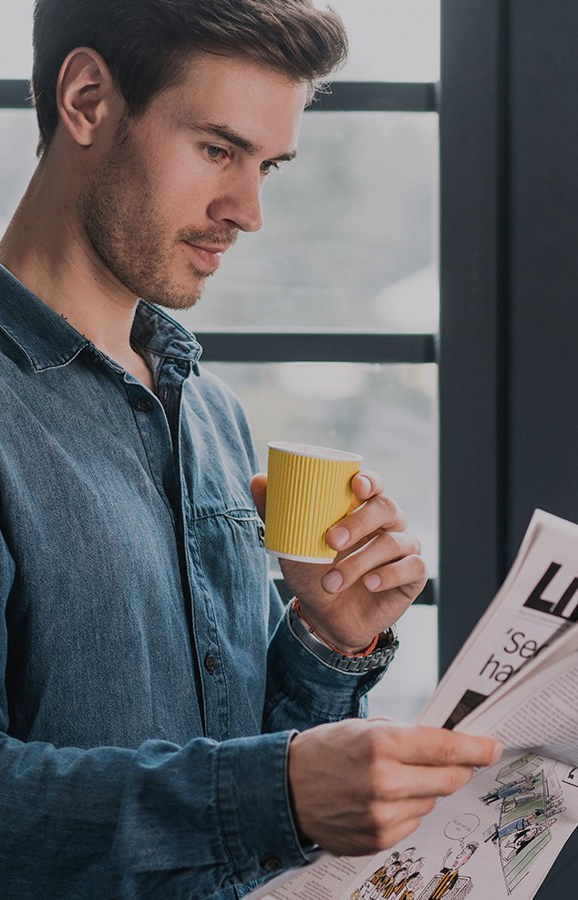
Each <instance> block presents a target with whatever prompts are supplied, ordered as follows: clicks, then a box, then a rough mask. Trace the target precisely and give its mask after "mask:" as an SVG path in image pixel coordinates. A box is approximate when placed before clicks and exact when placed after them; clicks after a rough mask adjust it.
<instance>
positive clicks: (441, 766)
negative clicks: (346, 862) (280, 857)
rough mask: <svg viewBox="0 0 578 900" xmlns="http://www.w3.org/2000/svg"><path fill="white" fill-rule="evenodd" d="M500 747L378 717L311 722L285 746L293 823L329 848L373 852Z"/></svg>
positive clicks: (414, 822)
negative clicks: (312, 727) (287, 749)
mask: <svg viewBox="0 0 578 900" xmlns="http://www.w3.org/2000/svg"><path fill="white" fill-rule="evenodd" d="M500 752H501V748H500V746H499V745H498V744H497V742H496V741H493V740H492V739H490V738H477V737H472V736H471V735H464V734H455V733H453V732H450V731H446V730H443V729H436V728H425V727H420V726H399V725H391V724H389V723H387V722H386V721H382V720H379V719H373V720H364V721H363V720H346V721H344V722H341V723H335V724H332V725H322V726H318V727H317V728H314V729H311V730H310V731H308V732H307V731H306V732H303V733H302V734H301V735H298V736H297V737H296V738H295V739H294V740H293V741H292V743H291V745H290V752H289V783H290V790H291V796H292V801H293V808H294V813H295V816H296V821H297V823H298V825H299V827H300V829H301V831H302V833H303V834H304V835H306V836H308V837H309V838H310V839H311V840H314V841H316V842H317V843H319V844H320V845H321V846H323V847H325V849H327V850H331V851H332V852H334V853H342V854H359V853H370V852H377V851H378V850H379V849H384V848H386V847H390V846H393V845H394V844H395V843H397V842H398V841H399V840H402V838H403V837H405V836H406V835H407V834H409V833H410V832H411V831H413V830H414V829H415V828H416V827H417V826H418V825H419V823H420V820H421V818H422V817H423V816H425V815H427V814H428V813H429V812H431V810H432V809H433V808H434V806H435V804H436V802H437V799H438V798H439V797H442V796H447V795H449V794H451V793H453V792H454V791H456V790H459V788H461V787H463V786H464V785H465V784H467V783H468V781H469V780H470V779H471V777H472V774H473V770H474V767H477V766H480V765H489V764H490V763H495V762H497V761H498V759H499V756H500Z"/></svg>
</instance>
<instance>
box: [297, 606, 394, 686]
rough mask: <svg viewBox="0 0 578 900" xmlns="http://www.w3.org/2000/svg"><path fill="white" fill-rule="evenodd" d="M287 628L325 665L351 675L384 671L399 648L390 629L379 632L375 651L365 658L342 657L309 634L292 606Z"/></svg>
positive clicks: (392, 628)
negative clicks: (378, 670)
mask: <svg viewBox="0 0 578 900" xmlns="http://www.w3.org/2000/svg"><path fill="white" fill-rule="evenodd" d="M289 626H290V628H291V630H292V632H293V634H294V635H295V637H296V638H297V639H298V640H299V641H300V642H301V644H303V646H304V647H306V648H307V650H309V651H310V652H311V653H313V655H314V656H317V657H318V659H320V660H321V661H322V662H324V663H325V664H326V665H328V666H331V667H332V668H334V669H339V671H341V672H348V673H350V674H352V675H361V674H363V673H364V672H371V671H373V670H374V669H386V668H387V667H388V666H389V664H390V662H391V661H392V659H393V657H394V656H395V653H396V650H397V648H398V647H399V640H398V637H397V633H396V631H395V628H394V627H391V628H388V629H386V630H385V631H382V632H381V634H380V635H379V640H378V642H377V645H376V647H375V649H374V650H373V651H372V652H371V653H369V654H368V655H367V656H344V655H343V654H341V653H339V652H338V651H337V650H333V649H332V648H331V647H329V646H327V644H324V643H323V641H321V640H319V638H317V637H315V635H314V634H312V633H311V631H310V630H309V629H308V628H307V626H306V625H305V624H304V622H302V620H301V619H300V618H299V616H298V614H297V612H296V611H295V610H294V609H293V604H291V605H290V607H289Z"/></svg>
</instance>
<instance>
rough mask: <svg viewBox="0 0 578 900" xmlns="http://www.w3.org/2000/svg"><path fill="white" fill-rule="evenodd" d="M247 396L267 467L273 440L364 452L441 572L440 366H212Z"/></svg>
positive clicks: (210, 365)
mask: <svg viewBox="0 0 578 900" xmlns="http://www.w3.org/2000/svg"><path fill="white" fill-rule="evenodd" d="M205 366H206V368H207V369H210V370H211V371H212V372H214V373H215V374H217V375H219V376H220V377H222V378H223V380H224V381H226V382H227V383H228V384H230V385H231V386H233V387H234V389H235V391H236V392H237V393H238V394H239V396H240V398H241V400H242V401H243V404H244V406H245V409H246V411H247V414H248V416H249V421H250V422H251V426H252V429H253V435H254V438H255V442H256V445H257V452H258V454H259V461H260V467H261V469H262V470H263V471H265V469H266V466H267V443H268V442H269V441H299V442H304V443H311V444H320V445H322V446H325V447H336V448H340V449H342V450H351V451H354V452H356V453H360V454H362V456H363V458H364V466H365V467H366V468H368V469H373V470H375V471H377V472H380V474H381V475H382V477H383V479H384V482H385V486H386V489H387V491H388V492H389V493H390V494H391V495H392V496H393V497H394V498H395V499H396V500H397V502H398V503H399V504H400V506H401V507H402V508H403V509H404V510H405V512H406V513H407V515H408V517H409V523H410V526H409V527H410V530H411V532H412V533H413V534H415V535H417V536H418V537H419V538H420V540H421V541H422V543H423V553H424V558H425V560H426V563H427V565H428V569H429V574H430V576H432V577H434V576H435V574H436V572H437V497H438V475H437V367H436V366H435V365H412V366H409V365H407V366H406V365H366V364H354V363H279V364H261V365H258V364H250V363H246V364H245V363H242V364H239V363H206V364H205Z"/></svg>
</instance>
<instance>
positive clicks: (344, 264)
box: [0, 0, 439, 719]
mask: <svg viewBox="0 0 578 900" xmlns="http://www.w3.org/2000/svg"><path fill="white" fill-rule="evenodd" d="M332 5H333V6H334V7H335V8H336V9H337V10H338V11H339V12H341V13H342V15H343V17H344V19H345V21H346V24H347V25H348V29H349V34H350V41H351V55H350V59H349V61H348V64H347V66H346V67H345V69H344V70H343V71H342V72H341V73H340V74H339V77H338V79H337V80H336V82H335V84H334V85H333V87H332V90H331V93H329V94H327V95H322V96H321V97H320V99H319V101H318V102H316V103H315V104H313V106H312V108H311V109H310V110H308V111H307V113H306V115H305V116H304V122H303V127H302V134H301V140H300V152H299V156H298V159H297V160H296V161H295V162H293V163H291V165H290V167H288V169H287V170H286V171H285V172H282V173H281V174H279V175H277V174H272V175H271V176H270V178H269V179H268V183H267V185H266V189H265V194H264V213H265V222H266V225H265V229H264V230H263V231H262V232H261V233H260V234H259V235H246V236H241V237H240V239H239V241H238V244H237V247H236V248H235V250H233V251H231V252H229V254H227V258H226V259H225V261H224V264H223V267H222V270H221V271H220V272H219V274H218V276H217V278H215V279H214V281H211V283H210V284H209V285H208V287H207V290H206V292H205V294H204V296H203V299H202V300H201V302H200V303H199V304H198V306H197V307H195V308H194V309H192V310H190V311H188V312H186V313H183V314H181V316H180V317H181V319H182V321H183V322H184V323H185V324H186V325H187V327H189V328H191V330H193V331H194V332H195V333H197V335H198V336H199V338H200V340H201V342H202V343H203V344H204V345H205V364H206V365H207V367H209V368H211V369H212V370H213V371H215V372H216V373H217V374H220V375H222V376H223V377H224V379H225V380H226V381H228V382H229V383H232V384H233V385H234V387H235V389H236V390H237V392H238V393H239V395H240V396H241V399H242V400H243V402H244V404H245V406H246V408H247V410H248V412H249V416H250V419H251V422H252V425H253V428H254V433H255V437H256V441H257V448H258V452H259V454H260V458H261V463H262V465H263V466H264V465H265V462H266V457H265V453H266V443H267V441H268V440H297V441H299V440H306V441H313V442H315V443H321V444H326V445H334V446H340V447H342V448H343V449H349V450H355V451H358V452H361V453H362V454H363V455H364V458H365V461H366V464H367V465H368V467H370V468H373V469H377V470H379V471H381V472H382V473H383V475H384V478H385V480H386V485H387V488H388V490H390V492H391V493H392V494H393V496H395V497H396V499H398V500H399V502H400V503H401V505H402V506H403V507H404V508H405V509H406V511H407V512H408V515H409V518H410V522H411V526H412V530H413V531H414V532H415V533H416V534H419V535H420V537H421V538H422V540H423V543H424V553H425V556H426V560H427V562H428V567H429V569H430V573H431V575H432V577H435V576H436V574H437V559H438V538H437V532H438V527H437V519H438V476H437V471H438V465H437V435H438V396H437V394H438V388H437V382H438V379H437V365H436V355H435V341H434V335H435V334H436V333H437V330H438V310H439V290H438V276H437V257H438V208H439V199H438V156H439V150H438V147H439V138H438V115H437V108H436V90H435V82H437V80H438V77H439V2H435V0H333V3H332ZM10 6H11V7H12V12H11V14H9V15H8V16H7V20H8V21H10V22H11V27H10V28H6V29H4V30H3V37H2V38H0V60H1V61H2V62H1V68H0V78H4V79H17V81H11V82H9V81H6V80H5V81H4V82H2V81H0V107H1V106H4V107H5V108H4V109H0V123H1V128H0V227H1V228H2V229H3V228H4V227H5V225H6V224H7V221H8V220H9V217H10V215H11V213H12V211H13V209H14V207H15V205H16V203H17V201H18V199H19V196H20V195H21V193H22V190H23V188H24V186H25V184H26V182H27V179H28V177H29V175H30V173H31V171H32V169H33V166H34V158H35V157H34V150H35V143H36V132H35V123H34V116H33V113H32V112H31V111H30V110H26V109H24V108H23V107H24V106H25V101H26V95H27V87H26V83H25V79H26V78H27V77H29V73H30V66H31V54H30V47H29V42H30V30H31V8H32V0H28V2H23V0H10ZM2 42H3V43H2ZM10 106H12V107H18V106H19V107H21V108H12V109H9V108H7V107H10ZM426 599H428V600H429V601H430V602H431V599H432V591H431V586H430V590H429V592H428V594H427V597H426ZM435 619H436V610H435V607H433V606H431V605H427V604H423V603H422V604H420V605H419V606H416V607H415V608H414V609H413V610H411V612H410V613H409V614H407V615H406V617H404V619H403V620H402V622H401V623H400V632H401V637H402V641H403V644H404V651H405V652H404V653H401V654H400V655H399V656H398V659H397V660H396V662H395V664H394V668H393V669H392V673H391V676H390V678H386V679H384V681H383V683H382V684H383V688H381V687H380V688H379V690H378V691H376V692H375V693H374V695H373V697H372V701H371V703H372V710H373V711H374V712H385V711H386V709H387V711H388V714H389V715H396V716H398V717H400V718H405V719H410V718H412V717H413V716H414V715H415V714H416V713H417V711H418V710H419V708H420V706H421V705H422V704H423V702H424V701H425V699H426V698H427V696H428V695H429V693H430V692H431V690H432V689H433V686H434V684H435V679H436V674H437V668H436V653H437V644H436V640H435ZM416 659H419V660H420V666H419V667H417V666H415V660H416Z"/></svg>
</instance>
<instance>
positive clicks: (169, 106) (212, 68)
mask: <svg viewBox="0 0 578 900" xmlns="http://www.w3.org/2000/svg"><path fill="white" fill-rule="evenodd" d="M308 96H309V85H308V84H307V83H306V82H295V81H292V80H291V79H289V78H288V77H287V76H286V75H284V74H283V73H281V72H278V71H277V70H275V69H273V68H271V67H270V66H266V65H264V64H261V63H257V62H255V61H254V60H250V59H248V58H246V57H242V56H225V55H221V54H217V53H206V52H197V53H195V54H194V55H193V56H192V57H191V59H190V60H189V62H188V63H187V64H186V65H185V67H184V71H183V73H182V76H181V78H180V79H179V81H178V82H177V83H176V84H175V85H173V86H172V87H170V88H169V89H168V90H166V91H164V92H163V93H162V94H160V95H159V96H158V97H157V98H155V100H154V101H153V103H152V104H151V106H158V107H159V108H160V109H164V110H165V111H166V112H168V113H169V114H170V115H171V117H173V118H175V117H176V118H178V119H180V120H181V121H183V123H185V124H187V123H188V124H190V125H191V126H192V127H197V128H198V127H202V125H203V124H208V123H219V124H220V125H223V126H226V127H228V128H229V129H230V130H231V131H233V132H235V133H237V134H241V135H243V137H245V138H246V139H247V140H248V141H250V142H251V143H252V144H254V145H256V146H262V147H263V148H264V150H265V149H267V152H269V148H271V146H272V145H275V147H274V150H275V155H279V154H281V153H285V152H289V151H292V150H294V149H295V147H296V145H297V138H298V134H299V126H300V123H301V116H302V113H303V109H304V108H305V105H306V103H307V99H308Z"/></svg>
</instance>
